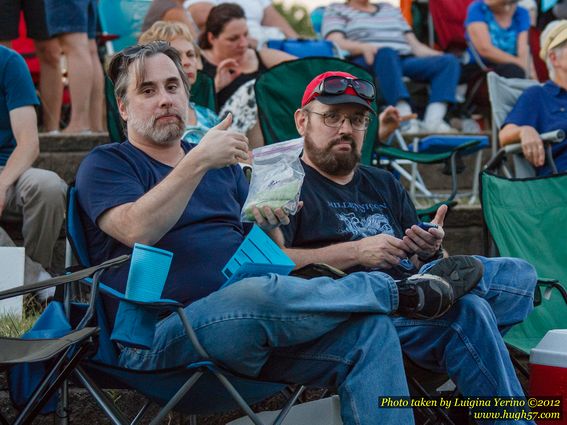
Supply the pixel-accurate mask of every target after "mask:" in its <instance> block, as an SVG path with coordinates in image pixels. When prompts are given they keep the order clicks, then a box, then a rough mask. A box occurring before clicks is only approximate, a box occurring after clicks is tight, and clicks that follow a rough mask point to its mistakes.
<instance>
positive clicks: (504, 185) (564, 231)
mask: <svg viewBox="0 0 567 425" xmlns="http://www.w3.org/2000/svg"><path fill="white" fill-rule="evenodd" d="M481 192H482V209H483V213H484V222H485V226H486V231H487V232H490V235H491V239H492V241H493V243H494V245H495V246H494V247H493V249H492V251H494V248H496V249H497V250H498V253H499V254H500V255H502V256H509V257H517V258H523V259H525V260H527V261H529V262H530V263H531V264H532V265H533V266H534V267H535V268H536V270H537V273H538V276H539V278H540V281H539V282H538V286H537V290H536V293H535V301H534V304H535V308H534V310H533V311H532V313H530V315H529V316H528V317H527V318H526V320H525V321H524V322H522V323H521V324H518V325H516V326H514V327H513V328H512V329H511V330H510V331H509V332H508V333H507V334H506V336H505V338H504V340H505V341H506V343H507V344H508V345H509V346H512V347H514V348H515V349H517V350H519V351H520V352H521V353H526V354H529V352H530V350H531V349H532V348H534V347H535V346H536V345H537V343H538V342H539V341H540V340H541V339H542V338H543V336H544V335H545V334H546V333H547V331H549V330H551V329H567V291H566V288H567V263H566V261H565V259H566V258H567V244H566V243H565V241H566V240H567V226H566V225H565V223H567V208H566V207H565V206H566V205H567V174H559V175H553V176H548V177H536V178H528V179H507V178H504V177H500V176H497V175H496V174H494V173H493V172H492V171H490V170H488V171H484V172H483V173H482V176H481ZM484 239H485V252H486V253H487V254H490V253H491V247H490V238H489V237H488V234H485V238H484ZM517 366H518V364H517ZM520 370H522V371H523V372H524V373H526V374H527V371H526V370H525V368H520Z"/></svg>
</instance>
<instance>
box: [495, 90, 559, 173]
mask: <svg viewBox="0 0 567 425" xmlns="http://www.w3.org/2000/svg"><path fill="white" fill-rule="evenodd" d="M506 124H515V125H517V126H523V125H529V126H530V127H533V128H535V129H536V131H538V132H539V133H547V132H548V131H554V130H564V131H565V132H567V91H566V90H565V89H562V88H561V87H559V86H558V85H557V84H555V83H554V82H553V81H548V82H546V83H545V84H543V85H541V86H540V85H536V86H532V87H529V88H527V89H526V90H525V91H524V92H523V93H522V95H521V96H520V97H519V98H518V101H517V102H516V105H514V108H513V109H512V110H511V111H510V113H509V114H508V116H507V117H506V119H505V120H504V123H503V124H502V127H504V126H505V125H506ZM552 151H553V158H554V159H555V164H556V165H557V169H558V170H559V171H566V170H567V140H564V141H563V142H561V143H558V144H555V145H553V146H552ZM536 172H537V174H538V175H548V174H551V170H550V168H549V167H548V166H543V167H538V168H537V169H536Z"/></svg>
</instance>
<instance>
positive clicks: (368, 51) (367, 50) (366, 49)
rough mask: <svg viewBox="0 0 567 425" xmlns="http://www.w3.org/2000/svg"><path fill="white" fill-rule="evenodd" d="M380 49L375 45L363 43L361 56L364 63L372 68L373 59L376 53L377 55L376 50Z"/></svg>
mask: <svg viewBox="0 0 567 425" xmlns="http://www.w3.org/2000/svg"><path fill="white" fill-rule="evenodd" d="M379 49H380V47H378V46H376V45H375V44H367V43H364V46H363V47H362V49H361V50H362V56H363V57H364V61H365V62H366V63H367V64H368V65H370V66H372V65H373V64H374V58H375V57H376V53H378V50H379Z"/></svg>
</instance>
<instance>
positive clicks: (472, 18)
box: [465, 1, 486, 27]
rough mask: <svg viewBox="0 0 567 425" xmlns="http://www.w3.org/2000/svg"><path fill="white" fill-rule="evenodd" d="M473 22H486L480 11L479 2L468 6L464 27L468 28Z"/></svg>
mask: <svg viewBox="0 0 567 425" xmlns="http://www.w3.org/2000/svg"><path fill="white" fill-rule="evenodd" d="M473 22H486V18H485V16H484V11H483V10H482V3H481V2H479V1H476V2H474V3H471V4H470V5H469V8H468V10H467V17H466V18H465V27H468V26H469V25H470V24H472V23H473Z"/></svg>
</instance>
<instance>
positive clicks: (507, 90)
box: [487, 72, 539, 129]
mask: <svg viewBox="0 0 567 425" xmlns="http://www.w3.org/2000/svg"><path fill="white" fill-rule="evenodd" d="M487 80H488V95H489V98H490V104H491V106H492V120H493V125H495V126H496V128H497V129H499V128H500V127H501V126H502V123H503V122H504V120H505V119H506V116H507V115H508V113H509V112H510V111H511V110H512V108H513V107H514V105H515V104H516V101H517V100H518V98H519V97H520V95H521V94H522V93H523V92H524V90H525V89H527V88H528V87H531V86H534V85H536V84H539V83H538V82H537V81H535V80H526V79H523V78H504V77H501V76H499V75H498V74H496V73H495V72H489V73H488V76H487Z"/></svg>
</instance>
